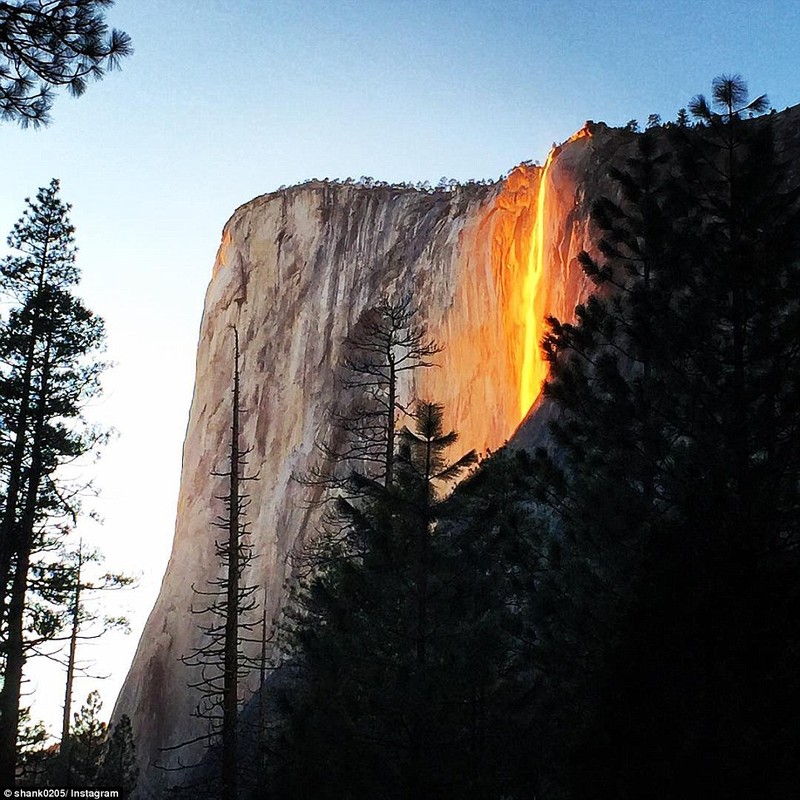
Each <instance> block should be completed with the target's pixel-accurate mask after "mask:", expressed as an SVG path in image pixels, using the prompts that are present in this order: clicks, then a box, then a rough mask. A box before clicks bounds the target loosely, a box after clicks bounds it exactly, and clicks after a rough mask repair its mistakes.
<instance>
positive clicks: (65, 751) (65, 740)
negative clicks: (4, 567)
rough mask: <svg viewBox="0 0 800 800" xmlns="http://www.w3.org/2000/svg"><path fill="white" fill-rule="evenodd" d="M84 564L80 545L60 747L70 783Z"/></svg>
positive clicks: (65, 771) (62, 770)
mask: <svg viewBox="0 0 800 800" xmlns="http://www.w3.org/2000/svg"><path fill="white" fill-rule="evenodd" d="M82 566H83V551H82V549H81V547H78V574H77V577H76V580H75V595H74V597H73V603H74V605H73V607H72V630H71V631H70V637H69V654H68V656H67V684H66V688H65V690H64V713H63V715H62V717H61V744H60V745H59V748H58V754H59V760H60V761H61V772H62V775H63V776H64V779H65V781H66V784H65V785H69V784H70V777H71V776H70V744H71V743H70V736H69V731H70V716H71V712H72V683H73V680H74V678H75V652H76V650H77V647H78V627H79V625H80V609H81V588H82V587H81V567H82Z"/></svg>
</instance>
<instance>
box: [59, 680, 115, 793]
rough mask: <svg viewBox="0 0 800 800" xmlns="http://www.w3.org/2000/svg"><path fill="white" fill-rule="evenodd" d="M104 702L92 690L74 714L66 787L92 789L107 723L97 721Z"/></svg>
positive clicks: (104, 740)
mask: <svg viewBox="0 0 800 800" xmlns="http://www.w3.org/2000/svg"><path fill="white" fill-rule="evenodd" d="M102 706H103V703H102V701H101V700H100V694H99V692H97V691H96V690H95V691H92V692H89V695H88V696H87V698H86V702H85V703H84V704H83V705H82V706H81V709H80V711H79V712H76V713H75V715H74V720H73V725H72V742H71V743H70V749H69V752H70V761H69V773H68V785H70V786H94V784H95V781H96V779H97V773H98V771H99V769H100V762H101V760H102V757H103V751H104V748H105V742H106V735H107V733H108V731H107V728H106V724H105V723H104V722H102V721H101V719H100V709H101V708H102Z"/></svg>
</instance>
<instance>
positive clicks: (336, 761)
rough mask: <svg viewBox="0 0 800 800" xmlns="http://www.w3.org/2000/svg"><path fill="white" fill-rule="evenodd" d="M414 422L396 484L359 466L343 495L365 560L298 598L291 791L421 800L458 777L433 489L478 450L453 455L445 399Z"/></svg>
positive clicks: (322, 577)
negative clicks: (449, 762) (453, 763)
mask: <svg viewBox="0 0 800 800" xmlns="http://www.w3.org/2000/svg"><path fill="white" fill-rule="evenodd" d="M414 418H415V421H416V422H415V427H414V430H408V429H404V430H403V431H402V434H401V442H402V443H401V445H400V448H399V450H398V455H397V457H396V462H395V467H396V469H395V473H394V474H395V479H394V484H393V485H392V486H390V487H386V486H384V485H383V484H382V483H381V482H380V481H379V480H374V479H372V478H369V477H366V476H364V475H360V474H358V473H354V474H353V475H352V476H351V482H352V484H353V486H352V489H353V497H352V498H351V499H346V498H340V499H339V501H338V504H339V510H340V513H341V515H342V518H343V519H346V520H348V526H347V533H348V536H349V538H350V541H351V544H350V550H351V552H354V553H358V557H357V558H350V559H339V560H333V561H329V562H327V563H326V564H325V565H324V566H323V567H321V568H320V569H319V570H318V571H317V573H316V574H315V576H314V577H313V578H312V579H311V580H310V583H309V585H308V588H307V592H306V593H305V594H304V595H302V596H301V600H300V607H299V609H298V612H297V614H296V616H295V618H294V625H295V627H294V630H293V631H292V633H293V639H294V642H295V649H293V650H292V653H293V655H294V657H295V658H298V659H300V663H301V668H300V688H299V691H298V694H297V696H296V697H295V698H294V699H292V700H290V701H289V702H290V703H291V704H292V710H291V711H290V714H289V727H288V737H289V741H290V742H295V743H296V744H295V745H294V747H297V748H300V749H297V750H293V755H289V754H288V753H287V757H288V758H289V759H290V762H289V763H290V769H289V776H288V785H289V786H288V789H287V792H288V795H289V796H308V795H309V793H311V794H313V795H314V796H318V797H340V796H342V793H346V794H347V795H348V796H351V797H370V796H384V797H393V796H417V797H423V796H426V795H425V792H428V791H431V790H432V787H433V786H435V785H436V784H437V782H441V783H442V784H444V783H445V782H446V780H445V778H444V777H443V773H447V775H448V776H450V777H452V774H453V773H452V771H451V770H449V769H439V768H437V766H436V759H437V756H441V758H442V759H443V760H444V759H446V758H451V757H452V754H453V752H454V750H455V742H456V740H457V738H458V737H457V736H455V735H454V734H453V730H452V727H451V726H449V725H448V723H447V722H446V720H448V719H450V718H451V717H452V713H453V709H460V706H459V703H458V701H457V700H455V701H453V702H452V703H450V702H449V700H450V698H449V697H448V698H447V700H445V699H444V697H443V695H447V690H446V688H445V687H446V686H447V683H448V681H449V680H450V675H449V673H448V665H449V663H451V662H452V656H448V655H447V652H448V650H447V648H448V647H451V645H452V642H451V640H450V637H449V635H448V633H449V628H448V625H447V622H452V616H451V615H452V606H451V605H450V604H449V603H448V599H449V595H448V587H449V584H448V582H447V581H446V580H445V578H444V571H445V569H446V567H445V564H446V563H449V562H450V561H451V559H452V556H451V554H449V553H447V552H446V551H445V550H444V549H443V548H439V547H438V546H437V544H436V538H437V537H436V534H435V524H436V520H437V517H438V515H439V509H440V507H441V499H440V498H438V496H437V491H436V489H435V486H436V484H437V483H438V482H442V481H444V482H447V481H450V480H452V479H453V478H455V477H456V476H458V474H459V473H461V472H462V471H463V470H464V469H466V468H467V467H468V466H470V465H471V464H472V463H474V461H475V454H474V453H469V454H467V455H466V456H464V457H463V458H461V459H459V460H458V461H457V462H455V463H454V464H452V465H448V464H447V463H446V461H445V460H444V455H443V454H444V451H445V450H446V449H447V448H448V447H449V446H451V445H452V444H453V443H454V442H455V441H456V436H455V434H454V433H444V432H443V430H442V427H441V420H442V409H441V407H440V406H437V405H436V404H432V403H420V404H418V406H417V407H416V410H415V412H414ZM301 743H302V745H301ZM290 747H291V746H290ZM292 749H293V748H292ZM448 753H449V756H446V755H445V754H448ZM298 757H299V758H298Z"/></svg>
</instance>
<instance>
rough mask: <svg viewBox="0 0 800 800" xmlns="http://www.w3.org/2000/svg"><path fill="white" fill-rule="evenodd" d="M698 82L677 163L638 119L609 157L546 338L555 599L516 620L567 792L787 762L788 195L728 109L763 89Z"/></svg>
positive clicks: (763, 137) (646, 787)
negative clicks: (566, 294)
mask: <svg viewBox="0 0 800 800" xmlns="http://www.w3.org/2000/svg"><path fill="white" fill-rule="evenodd" d="M714 96H715V101H716V102H717V104H718V105H719V109H720V110H719V112H714V111H712V110H711V107H710V106H709V105H708V103H707V102H706V101H705V100H704V99H702V98H696V99H695V101H693V103H692V104H691V109H692V111H693V112H694V113H695V115H696V116H697V117H699V118H700V120H701V122H702V123H703V125H702V127H700V128H697V129H692V130H687V129H686V128H680V127H679V128H674V129H672V131H673V134H674V138H673V139H672V141H671V144H672V147H673V149H674V151H675V158H674V159H673V160H670V154H669V153H667V152H662V150H661V148H664V147H665V142H664V140H663V139H651V138H650V136H651V133H645V134H644V135H643V136H642V137H640V138H639V140H638V147H639V154H638V155H637V156H636V157H634V158H632V159H631V160H630V161H629V162H628V164H627V168H626V170H624V171H617V172H616V173H615V174H614V175H613V176H612V177H613V179H614V182H615V184H616V194H617V195H618V196H619V197H620V198H621V200H620V201H619V202H612V201H611V200H605V201H602V202H600V203H599V204H598V205H597V208H596V209H595V221H596V222H597V223H598V226H599V228H600V229H601V230H602V231H603V237H602V239H601V241H600V242H599V243H598V250H599V252H600V257H598V258H590V257H589V256H588V255H584V257H583V264H584V267H585V269H586V271H587V272H588V274H589V275H591V276H592V277H593V278H595V280H597V281H598V282H599V283H601V284H602V289H601V291H600V292H599V293H598V294H597V295H595V297H594V298H592V299H591V300H590V301H589V302H587V303H586V305H585V306H581V307H579V308H578V309H577V317H578V320H577V323H575V324H574V325H567V324H562V323H559V322H558V321H556V320H551V333H550V334H549V336H548V338H547V340H546V343H545V344H546V350H547V353H548V357H549V359H550V363H551V379H550V381H549V383H548V384H547V387H546V393H547V394H548V396H549V397H550V398H551V399H552V400H553V401H554V402H555V403H556V405H557V407H558V409H559V411H560V416H559V417H558V419H557V421H556V422H555V423H554V425H553V437H554V441H555V444H556V448H554V449H553V450H552V452H551V453H550V454H545V453H543V452H542V453H539V456H538V464H537V469H536V474H537V475H538V481H539V490H538V491H539V497H540V499H541V500H542V501H544V502H545V503H546V504H547V507H548V508H549V510H550V513H551V514H552V517H553V519H554V521H555V523H556V524H555V528H556V536H555V537H554V538H553V541H552V548H553V553H554V559H553V562H554V568H553V569H552V570H550V571H549V574H548V575H546V578H545V580H544V581H540V588H539V592H540V594H541V593H543V592H544V593H545V596H546V594H547V592H548V589H547V587H548V585H551V586H552V587H553V590H552V592H553V593H557V594H558V595H560V598H561V600H560V603H561V607H560V608H559V610H558V613H557V614H555V615H550V614H547V613H544V609H546V603H545V604H544V607H540V609H539V611H538V612H536V611H535V612H534V626H535V627H537V626H538V629H539V631H540V639H541V640H542V641H543V642H544V641H545V640H549V641H551V642H552V646H551V647H550V650H549V652H548V651H547V650H544V649H542V651H541V655H542V657H546V658H547V659H549V661H550V662H551V664H552V666H551V672H550V675H549V676H548V679H549V683H550V687H549V688H548V690H547V692H545V693H544V696H543V697H541V698H540V701H539V702H540V707H541V708H542V709H543V712H545V709H546V708H548V707H549V708H551V709H553V710H552V711H551V712H550V721H549V722H547V721H546V717H547V713H546V712H545V713H542V715H541V716H542V717H543V718H544V719H545V722H543V723H542V726H543V727H542V730H543V731H544V732H545V734H547V733H555V734H556V735H555V737H554V738H552V739H550V741H551V744H552V750H551V751H549V752H551V758H550V759H549V762H550V770H549V772H550V777H551V779H553V780H555V781H556V782H558V783H559V784H560V785H561V790H562V791H565V792H567V796H571V797H585V796H587V794H591V795H592V796H594V797H598V798H600V797H613V798H627V797H630V798H634V797H640V796H642V795H643V794H646V795H647V796H649V797H665V798H666V797H675V796H681V795H686V794H687V793H691V792H698V793H700V794H705V795H709V794H712V793H713V794H714V795H715V796H718V797H735V796H741V793H742V792H744V793H745V794H746V795H749V796H764V797H767V796H780V795H781V788H782V787H785V786H788V785H791V783H792V780H793V779H794V778H793V777H792V776H794V775H795V773H796V769H795V767H794V766H792V764H793V762H792V761H791V757H790V755H789V752H790V745H789V742H790V741H791V738H792V736H794V735H796V732H797V723H796V721H793V719H792V718H791V717H788V716H787V715H786V714H785V713H784V714H782V713H781V712H780V708H781V707H782V706H784V707H785V706H786V705H787V704H788V703H790V702H791V698H792V697H794V696H796V693H797V681H796V679H795V678H793V677H792V669H791V667H790V666H789V665H790V664H791V663H793V661H794V658H795V656H794V655H793V654H795V653H796V652H797V641H796V637H794V636H793V635H792V634H790V633H789V631H790V630H791V629H792V625H791V622H790V620H791V619H792V617H793V616H794V615H795V614H796V613H797V612H798V608H797V603H796V602H795V601H794V600H791V599H789V600H787V599H786V598H792V597H793V596H794V595H793V594H792V590H791V589H790V587H791V586H792V585H793V584H794V582H795V581H796V578H797V574H798V566H799V565H798V563H797V558H796V545H797V541H798V530H797V520H796V513H795V509H796V508H797V502H798V499H799V498H798V497H797V492H798V485H799V484H798V477H800V475H798V468H800V452H799V451H798V449H797V448H798V444H797V442H796V440H795V437H794V436H793V434H792V433H791V432H792V431H794V430H795V429H796V426H797V423H798V414H800V403H798V399H799V398H798V395H797V388H796V387H797V386H798V379H800V361H799V360H798V356H797V353H796V346H795V342H796V332H797V330H800V316H799V313H800V312H798V298H799V297H800V269H799V268H798V266H799V264H800V239H799V236H800V234H798V221H800V217H799V216H798V214H799V213H800V200H799V198H800V192H798V190H797V189H796V188H794V187H791V188H790V187H787V184H786V172H785V170H784V169H783V167H782V166H781V165H780V164H779V162H778V159H777V157H776V150H775V146H774V142H773V138H772V130H771V125H770V122H769V120H767V119H760V120H753V121H746V120H745V119H743V117H744V116H746V115H747V114H749V113H750V111H756V110H758V109H760V108H761V107H762V106H763V105H764V104H765V102H766V100H765V98H758V99H757V100H756V101H754V102H753V103H748V102H747V97H746V89H745V87H744V85H743V82H741V80H740V79H737V78H730V77H724V78H721V79H718V80H717V81H715V83H714ZM757 653H758V654H759V655H756V654H757ZM765 653H768V654H769V656H768V657H767V658H766V659H765V658H764V654H765ZM548 694H549V697H548V696H547V695H548ZM776 719H778V720H780V722H779V723H778V724H777V725H776V723H775V720H776ZM545 740H547V739H546V738H545Z"/></svg>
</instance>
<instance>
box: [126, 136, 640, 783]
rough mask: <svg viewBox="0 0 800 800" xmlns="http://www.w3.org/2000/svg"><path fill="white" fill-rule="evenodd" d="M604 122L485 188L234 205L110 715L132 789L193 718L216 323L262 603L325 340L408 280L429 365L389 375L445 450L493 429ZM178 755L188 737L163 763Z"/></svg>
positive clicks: (527, 382)
mask: <svg viewBox="0 0 800 800" xmlns="http://www.w3.org/2000/svg"><path fill="white" fill-rule="evenodd" d="M619 136H620V134H619V132H616V133H615V132H613V131H609V130H608V129H607V128H606V127H605V126H602V125H598V126H588V127H587V128H586V129H584V131H582V132H581V133H580V134H576V136H574V137H573V138H572V139H571V140H569V141H568V142H567V143H565V144H564V145H563V146H562V147H561V148H559V149H558V150H557V151H555V152H554V153H553V154H551V158H549V159H548V162H547V164H546V165H545V167H538V166H531V165H523V166H520V167H517V168H516V169H515V170H513V171H512V172H511V173H510V174H509V176H508V177H507V179H506V180H504V181H502V182H500V183H497V184H493V185H489V186H485V185H469V186H465V187H458V188H456V189H454V190H451V191H434V192H420V191H416V190H413V189H407V188H395V187H388V186H377V187H371V188H366V187H362V186H359V185H351V184H328V183H322V182H312V183H309V184H305V185H303V186H300V187H294V188H290V189H287V190H285V191H279V192H274V193H271V194H268V195H264V196H262V197H259V198H256V199H255V200H253V201H251V202H249V203H247V204H246V205H244V206H242V207H241V208H239V209H238V210H237V211H236V212H235V213H234V215H233V217H232V218H231V219H230V221H229V222H228V223H227V225H226V226H225V229H224V232H223V237H222V244H221V246H220V248H219V252H218V255H217V259H216V263H215V265H214V271H213V276H212V278H211V282H210V284H209V287H208V291H207V294H206V300H205V309H204V314H203V321H202V325H201V330H200V341H199V345H198V352H197V372H196V382H195V389H194V398H193V401H192V406H191V412H190V418H189V424H188V429H187V433H186V440H185V443H184V449H183V472H182V479H181V489H180V497H179V501H178V510H177V520H176V526H175V538H174V543H173V549H172V554H171V557H170V561H169V565H168V567H167V571H166V574H165V576H164V580H163V584H162V587H161V592H160V595H159V597H158V600H157V602H156V604H155V607H154V608H153V610H152V612H151V614H150V617H149V620H148V622H147V626H146V628H145V631H144V633H143V635H142V638H141V641H140V643H139V647H138V650H137V653H136V656H135V658H134V661H133V664H132V666H131V668H130V672H129V674H128V677H127V680H126V682H125V685H124V687H123V689H122V692H121V694H120V697H119V700H118V703H117V707H116V710H115V714H114V716H115V718H118V717H119V716H120V715H121V714H122V713H127V714H128V715H130V717H131V718H132V721H133V726H134V730H135V731H136V732H137V739H138V742H139V745H138V747H139V752H138V757H139V763H140V765H141V768H142V775H141V777H140V786H139V793H140V794H141V795H142V796H145V797H146V796H151V795H154V794H157V793H159V792H160V790H161V789H162V788H163V787H164V786H165V785H166V784H168V783H169V782H170V781H171V780H172V779H173V777H174V776H172V775H170V773H167V772H164V771H162V770H158V769H155V768H154V767H153V766H152V765H153V763H154V762H158V763H160V764H162V765H170V764H175V763H177V759H178V754H177V753H175V752H171V753H170V752H167V753H164V752H161V748H164V747H168V746H170V745H174V744H177V743H180V742H184V741H187V740H190V739H193V738H194V737H196V736H197V735H199V734H201V733H203V732H204V727H203V726H204V724H205V723H203V722H202V721H198V720H197V719H196V718H194V717H193V716H192V711H193V710H194V709H195V706H196V705H197V700H198V698H197V697H196V695H195V693H194V692H193V691H192V690H190V689H189V688H187V680H188V679H189V677H190V674H189V670H188V668H187V667H185V666H184V665H183V664H181V663H180V660H179V659H180V657H181V656H182V655H186V654H188V653H190V652H191V651H192V650H193V648H194V647H196V646H197V644H198V640H199V636H200V634H199V632H198V628H197V617H196V616H192V614H191V613H190V610H191V607H192V604H193V603H194V604H195V605H198V601H197V599H196V597H195V596H194V594H193V591H192V584H194V585H195V586H197V587H198V588H203V587H204V586H205V583H206V581H207V580H209V579H210V578H213V577H214V576H215V575H216V574H217V570H218V564H217V560H216V558H215V555H214V537H215V529H214V528H213V527H212V526H211V522H212V521H213V519H214V518H215V516H216V515H217V514H218V513H221V508H217V505H218V502H217V501H216V500H214V497H215V495H218V494H220V489H221V487H222V483H221V481H222V480H223V479H221V478H218V477H213V476H212V474H211V473H212V472H213V471H215V470H220V469H224V468H225V452H226V447H227V442H228V436H229V429H230V403H231V391H230V386H231V374H232V333H231V330H230V328H231V326H234V325H235V326H236V328H237V329H238V332H239V337H240V342H241V361H240V369H241V381H242V387H241V391H242V407H243V409H244V410H245V413H244V415H243V419H242V424H243V429H242V443H243V444H246V445H248V446H252V448H253V450H252V452H251V453H250V455H249V465H250V468H251V470H252V471H254V472H255V471H258V472H259V473H260V480H259V481H257V482H254V483H252V484H250V485H249V486H248V489H249V491H250V494H251V498H252V503H251V505H250V510H249V513H248V519H249V522H250V525H251V530H252V541H253V544H254V550H255V552H256V553H257V554H258V555H259V557H258V558H257V559H256V560H255V561H254V562H253V564H252V567H251V574H250V575H248V576H246V580H247V581H248V582H249V583H250V584H258V585H260V586H266V590H267V605H268V612H269V614H270V615H271V616H276V615H277V614H278V612H279V610H280V607H281V604H282V602H283V600H284V586H285V583H286V581H287V579H289V578H290V577H291V576H290V571H291V566H290V564H289V563H288V562H287V555H288V554H289V553H290V551H291V550H292V548H293V547H294V546H295V545H296V544H297V543H298V542H301V541H302V540H303V539H304V538H305V537H308V536H313V535H314V531H315V525H316V519H317V518H316V515H317V513H318V512H317V511H315V510H314V509H313V507H309V503H308V500H309V499H313V498H309V491H310V490H309V489H308V487H305V486H302V485H300V484H299V483H297V481H295V480H293V477H292V476H293V474H298V473H303V472H304V471H307V469H308V467H309V466H310V464H311V463H314V462H315V461H317V459H318V457H319V453H318V451H317V450H316V448H315V443H316V442H319V441H325V440H326V439H327V438H328V436H329V432H330V427H329V425H330V423H329V420H330V411H331V407H332V406H333V407H335V406H336V403H337V397H336V392H337V384H336V379H335V376H336V367H337V364H338V363H339V361H340V357H341V354H342V343H343V340H344V339H345V337H346V336H347V335H348V333H349V332H350V331H351V330H352V328H353V326H354V325H355V324H356V322H357V321H358V319H359V317H360V315H361V314H362V313H363V312H364V311H365V310H367V309H368V308H370V307H371V306H373V305H374V304H375V303H376V302H377V301H378V300H379V299H380V298H381V297H382V296H383V295H387V294H388V295H389V296H399V295H400V294H402V293H403V292H406V291H410V292H412V293H413V296H414V298H415V299H416V302H417V303H418V304H419V305H420V306H421V314H422V319H423V321H425V322H426V323H427V325H428V330H429V333H430V334H431V335H432V336H433V337H435V338H436V339H437V340H438V341H439V342H441V343H442V344H443V345H444V347H445V350H444V351H443V352H442V354H441V355H440V356H439V357H438V358H437V361H438V363H439V366H438V367H437V368H435V369H429V370H424V371H422V373H421V374H419V375H418V376H417V378H416V379H412V380H411V381H410V382H409V383H408V384H407V385H404V386H403V387H402V392H403V394H404V396H405V397H406V398H410V397H414V396H417V397H424V398H429V399H435V400H436V401H438V402H442V403H444V404H445V406H446V409H447V414H448V418H447V424H448V425H449V426H451V427H452V428H454V429H456V430H457V431H459V433H460V436H461V438H460V442H459V444H460V448H461V450H462V451H466V450H469V449H471V448H475V449H477V450H479V451H485V450H487V449H493V448H496V447H498V446H499V445H501V444H503V442H504V441H506V440H507V439H508V438H509V437H510V436H511V435H512V434H513V432H514V430H515V429H516V427H517V426H518V424H519V423H520V421H521V420H522V419H523V417H524V416H525V415H526V413H527V412H528V410H529V408H530V406H531V404H532V403H534V401H535V400H536V396H537V394H538V391H539V387H540V385H541V381H542V379H543V377H544V374H545V368H544V365H543V364H542V363H541V356H540V354H539V348H538V342H539V340H540V338H541V335H542V332H543V323H542V322H541V320H542V319H543V318H544V316H545V315H546V314H555V315H556V316H558V317H560V318H570V317H571V316H572V311H573V309H574V306H575V304H576V302H579V301H580V300H581V299H583V298H584V297H585V295H586V292H587V291H588V285H587V281H586V279H585V278H584V276H583V274H582V272H581V270H580V268H579V266H578V265H577V264H576V262H575V256H576V255H577V253H578V252H579V251H580V250H581V249H583V248H586V247H588V246H589V241H590V237H589V223H588V211H587V207H588V200H587V194H586V191H585V184H586V176H591V175H594V174H595V173H597V172H598V171H604V169H602V168H601V166H600V164H601V161H604V160H605V159H606V158H607V156H608V153H609V152H610V149H611V150H613V149H614V148H616V147H617V146H619V141H618V137H619ZM615 137H616V138H615ZM626 141H627V139H626ZM623 144H624V143H623ZM249 689H250V691H252V690H254V689H255V685H253V686H251V687H249ZM243 699H244V698H243ZM197 755H198V750H197V748H195V749H194V751H193V748H191V747H189V748H186V749H184V750H182V751H181V752H180V759H181V761H182V762H183V763H192V762H194V761H196V760H197Z"/></svg>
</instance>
